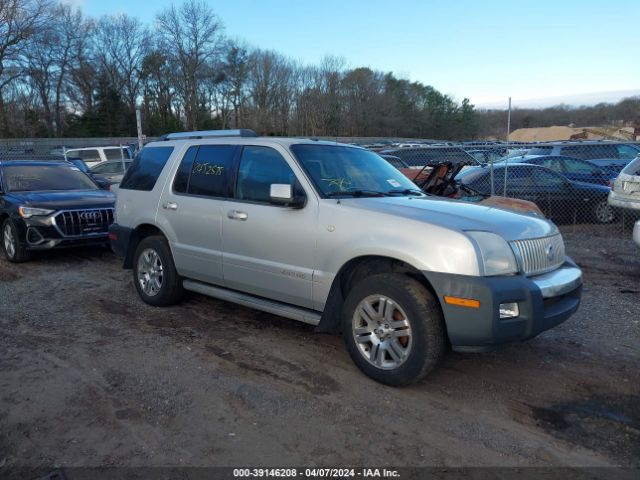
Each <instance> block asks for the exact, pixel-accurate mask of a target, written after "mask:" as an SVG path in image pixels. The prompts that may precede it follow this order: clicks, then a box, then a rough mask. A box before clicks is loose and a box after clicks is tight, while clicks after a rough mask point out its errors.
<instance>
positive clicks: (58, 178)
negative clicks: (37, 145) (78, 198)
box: [4, 165, 98, 192]
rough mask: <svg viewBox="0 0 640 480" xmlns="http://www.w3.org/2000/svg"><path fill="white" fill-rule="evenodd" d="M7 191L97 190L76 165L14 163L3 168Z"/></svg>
mask: <svg viewBox="0 0 640 480" xmlns="http://www.w3.org/2000/svg"><path fill="white" fill-rule="evenodd" d="M4 176H5V181H6V183H7V190H8V191H9V192H40V191H51V190H97V188H98V187H97V186H96V184H95V183H93V182H92V181H91V179H89V177H87V176H86V175H85V174H84V173H82V172H81V171H80V170H78V168H77V167H70V166H66V165H14V166H7V167H5V168H4Z"/></svg>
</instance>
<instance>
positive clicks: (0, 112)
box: [0, 0, 51, 132]
mask: <svg viewBox="0 0 640 480" xmlns="http://www.w3.org/2000/svg"><path fill="white" fill-rule="evenodd" d="M50 7H51V3H50V2H49V0H0V132H6V130H7V122H6V112H5V108H4V97H3V90H4V89H5V87H6V86H7V85H9V84H10V83H11V82H13V81H14V80H15V79H17V78H18V77H19V76H20V75H21V74H22V69H21V62H22V60H23V58H24V54H25V49H26V47H27V42H28V41H29V39H30V38H31V37H32V36H33V35H34V34H35V33H36V32H38V31H39V30H40V29H41V28H42V27H43V26H44V25H46V23H47V21H48V19H49V14H48V11H49V9H50Z"/></svg>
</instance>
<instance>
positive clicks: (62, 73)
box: [25, 4, 83, 137]
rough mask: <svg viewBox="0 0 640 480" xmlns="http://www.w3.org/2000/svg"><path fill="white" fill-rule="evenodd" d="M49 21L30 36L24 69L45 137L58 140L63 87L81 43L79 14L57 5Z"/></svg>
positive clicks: (61, 119)
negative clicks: (38, 105) (36, 100)
mask: <svg viewBox="0 0 640 480" xmlns="http://www.w3.org/2000/svg"><path fill="white" fill-rule="evenodd" d="M52 13H53V14H52V17H51V20H50V21H49V22H48V23H47V24H46V25H44V26H43V27H42V28H41V29H40V30H39V31H38V32H36V33H35V34H34V36H33V37H32V39H31V41H30V43H29V55H28V57H27V58H26V60H25V61H26V69H27V72H28V73H29V75H30V78H31V83H32V85H33V86H34V88H35V90H36V92H37V93H38V95H39V97H40V101H41V102H42V107H43V109H44V118H45V122H46V124H47V129H48V131H49V135H55V136H57V137H60V136H61V135H62V130H63V116H62V113H63V107H64V105H63V102H64V87H65V84H66V81H67V76H68V74H69V70H70V65H71V62H72V57H73V55H74V54H75V53H76V52H77V50H78V42H79V41H80V39H81V37H80V36H81V30H80V29H79V28H78V25H80V24H82V21H83V19H82V13H81V11H80V10H79V9H75V10H74V9H73V8H72V7H71V6H70V5H68V4H59V5H57V6H56V7H55V9H54V10H53V12H52Z"/></svg>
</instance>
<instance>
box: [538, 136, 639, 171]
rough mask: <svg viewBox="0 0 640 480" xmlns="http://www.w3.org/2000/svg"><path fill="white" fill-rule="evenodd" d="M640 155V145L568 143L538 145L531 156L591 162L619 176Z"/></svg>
mask: <svg viewBox="0 0 640 480" xmlns="http://www.w3.org/2000/svg"><path fill="white" fill-rule="evenodd" d="M638 153H640V145H637V144H633V143H613V142H566V143H556V144H551V145H536V146H534V147H532V148H531V149H530V150H529V153H528V154H529V155H556V156H557V155H562V156H567V157H572V158H578V159H580V160H589V161H590V162H591V163H593V164H594V165H597V166H598V167H600V168H602V169H603V170H605V171H608V172H609V173H611V174H613V175H617V174H618V173H619V172H620V170H622V169H623V168H624V167H625V166H626V165H627V164H628V163H629V162H630V161H631V160H633V159H634V158H635V157H636V156H637V155H638Z"/></svg>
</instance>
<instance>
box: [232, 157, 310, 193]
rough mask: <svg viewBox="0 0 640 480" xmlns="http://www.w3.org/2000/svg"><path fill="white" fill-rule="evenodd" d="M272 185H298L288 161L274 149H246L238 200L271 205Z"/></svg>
mask: <svg viewBox="0 0 640 480" xmlns="http://www.w3.org/2000/svg"><path fill="white" fill-rule="evenodd" d="M272 183H281V184H287V185H296V176H295V174H294V173H293V170H291V167H289V165H288V164H287V162H286V160H285V159H284V158H282V155H280V154H279V153H278V152H277V151H276V150H274V149H273V148H269V147H244V149H243V151H242V158H241V159H240V168H239V169H238V183H237V187H236V198H237V199H238V200H249V201H253V202H263V203H269V202H270V190H271V184H272ZM297 189H298V190H299V189H300V187H297ZM296 194H298V193H296Z"/></svg>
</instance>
